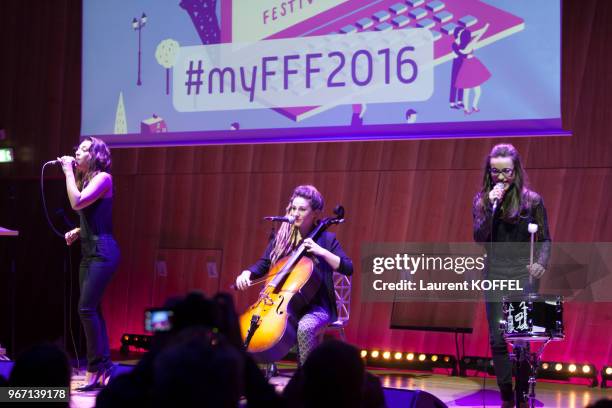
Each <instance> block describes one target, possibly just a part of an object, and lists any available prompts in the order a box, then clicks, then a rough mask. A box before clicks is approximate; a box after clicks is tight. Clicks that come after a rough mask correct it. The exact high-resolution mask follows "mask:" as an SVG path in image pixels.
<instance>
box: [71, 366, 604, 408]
mask: <svg viewBox="0 0 612 408" xmlns="http://www.w3.org/2000/svg"><path fill="white" fill-rule="evenodd" d="M294 369H295V364H291V363H288V364H280V365H279V371H280V375H279V376H276V377H272V378H271V379H270V383H272V384H273V385H274V386H275V388H276V390H277V391H278V392H281V391H282V390H283V388H284V387H285V385H286V384H287V382H288V381H289V379H290V377H291V375H292V374H293V371H294ZM369 371H370V372H372V373H373V374H376V375H377V376H379V377H380V379H381V382H382V385H383V387H385V388H389V389H400V390H422V391H426V392H428V393H430V394H433V395H435V396H436V397H438V398H439V399H440V400H442V401H443V402H444V403H445V404H447V405H448V406H449V407H463V408H469V407H499V405H500V397H499V392H498V390H497V386H496V384H495V379H494V378H490V377H487V378H486V380H485V382H484V389H483V379H482V377H451V376H448V375H444V374H431V373H423V372H413V371H401V370H379V369H371V370H369ZM83 380H84V379H83V377H82V376H75V377H73V381H72V389H73V390H74V389H75V388H77V387H79V386H81V385H82V384H83ZM536 394H537V399H538V403H537V406H539V407H558V408H581V407H586V406H587V405H589V404H591V403H593V402H595V401H597V400H599V399H602V398H612V389H601V388H599V387H597V388H591V387H589V386H588V385H587V384H586V380H585V385H581V384H567V383H559V382H544V381H538V385H537V388H536ZM96 395H97V391H92V392H83V393H80V392H76V391H73V392H72V397H71V402H70V406H71V407H73V408H90V407H94V406H95V402H96V401H95V398H96ZM389 408H399V407H393V406H389Z"/></svg>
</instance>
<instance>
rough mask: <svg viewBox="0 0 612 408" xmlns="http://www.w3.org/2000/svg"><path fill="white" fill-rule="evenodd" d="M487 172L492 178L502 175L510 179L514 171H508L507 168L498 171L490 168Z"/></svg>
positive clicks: (495, 168)
mask: <svg viewBox="0 0 612 408" xmlns="http://www.w3.org/2000/svg"><path fill="white" fill-rule="evenodd" d="M489 171H490V172H491V175H492V176H499V174H500V173H504V176H506V177H512V175H513V174H514V169H509V168H505V169H501V170H500V169H498V168H497V167H491V169H490V170H489Z"/></svg>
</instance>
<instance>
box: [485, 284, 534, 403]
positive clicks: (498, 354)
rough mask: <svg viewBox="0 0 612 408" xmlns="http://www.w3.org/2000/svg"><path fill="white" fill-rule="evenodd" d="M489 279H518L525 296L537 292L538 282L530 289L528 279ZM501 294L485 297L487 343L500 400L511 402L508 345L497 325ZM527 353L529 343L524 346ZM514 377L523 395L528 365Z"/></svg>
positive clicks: (522, 367)
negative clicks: (487, 329)
mask: <svg viewBox="0 0 612 408" xmlns="http://www.w3.org/2000/svg"><path fill="white" fill-rule="evenodd" d="M488 278H489V279H518V280H520V282H521V287H522V288H523V290H524V293H525V294H528V293H534V292H537V290H538V286H539V282H538V281H537V280H536V281H535V282H534V286H533V287H530V285H529V277H527V276H521V277H518V278H509V277H507V276H503V277H502V276H489V277H488ZM501 296H502V294H499V292H497V293H496V294H495V295H489V296H485V299H488V300H490V301H487V302H486V305H485V306H486V311H487V321H488V323H489V343H490V345H491V354H492V355H493V366H494V369H495V376H496V377H497V385H498V386H499V390H500V391H501V396H502V400H504V401H512V400H514V395H513V391H512V362H511V361H510V357H509V355H508V345H507V343H506V340H505V339H504V336H503V333H502V331H501V330H500V328H499V323H500V321H501V320H503V318H504V314H503V303H502V302H501V300H500V299H501ZM525 347H526V348H527V351H528V350H529V343H526V344H525ZM515 375H516V388H517V390H518V392H519V395H523V393H524V392H527V389H528V385H529V384H528V380H529V365H528V364H527V363H523V364H520V365H519V367H518V373H515Z"/></svg>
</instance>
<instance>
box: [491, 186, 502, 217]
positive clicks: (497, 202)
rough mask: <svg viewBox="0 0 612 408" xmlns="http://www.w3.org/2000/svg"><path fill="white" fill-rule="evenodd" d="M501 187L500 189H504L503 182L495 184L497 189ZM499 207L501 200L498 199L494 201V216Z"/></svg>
mask: <svg viewBox="0 0 612 408" xmlns="http://www.w3.org/2000/svg"><path fill="white" fill-rule="evenodd" d="M496 187H499V188H502V189H503V188H504V183H502V182H501V181H500V182H499V183H497V184H495V187H494V188H496ZM498 205H499V198H496V199H495V200H493V214H495V211H496V210H497V206H498Z"/></svg>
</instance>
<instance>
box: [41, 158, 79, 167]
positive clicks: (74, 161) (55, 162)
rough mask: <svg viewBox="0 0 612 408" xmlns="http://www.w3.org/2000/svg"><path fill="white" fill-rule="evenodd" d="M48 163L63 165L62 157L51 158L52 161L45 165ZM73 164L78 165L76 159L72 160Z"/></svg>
mask: <svg viewBox="0 0 612 408" xmlns="http://www.w3.org/2000/svg"><path fill="white" fill-rule="evenodd" d="M48 164H59V165H60V166H61V165H62V161H61V160H60V159H55V160H50V161H48V162H46V163H45V166H46V165H48ZM72 166H76V160H73V161H72Z"/></svg>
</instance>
